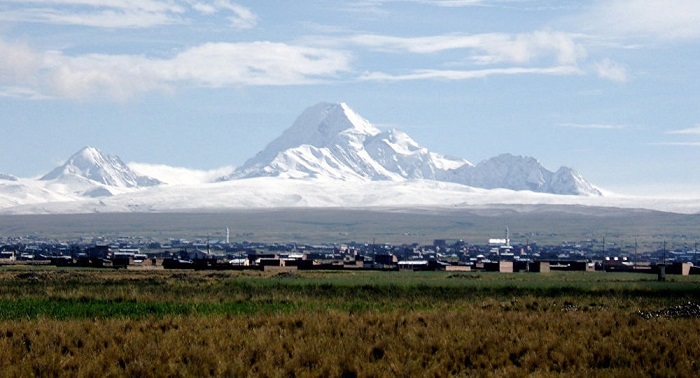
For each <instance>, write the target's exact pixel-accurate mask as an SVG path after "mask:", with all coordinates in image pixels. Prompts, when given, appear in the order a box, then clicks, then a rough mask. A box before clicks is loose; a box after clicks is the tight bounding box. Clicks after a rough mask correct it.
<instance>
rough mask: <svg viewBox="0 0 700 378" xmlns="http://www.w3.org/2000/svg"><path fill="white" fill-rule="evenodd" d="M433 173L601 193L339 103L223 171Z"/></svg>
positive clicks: (367, 175)
mask: <svg viewBox="0 0 700 378" xmlns="http://www.w3.org/2000/svg"><path fill="white" fill-rule="evenodd" d="M268 176H273V177H287V178H309V177H322V178H332V179H338V180H352V179H360V180H372V181H377V180H390V181H403V180H418V179H422V180H435V181H444V182H453V183H458V184H463V185H469V186H473V187H478V188H485V189H495V188H504V189H512V190H529V191H534V192H542V193H552V194H574V195H594V196H599V195H601V193H600V191H598V190H597V189H596V188H595V187H594V186H593V185H591V184H590V183H588V182H587V181H586V180H585V179H584V178H583V177H582V176H581V175H579V174H578V173H577V172H576V171H574V170H573V169H570V168H566V167H562V168H560V169H559V170H558V171H556V172H551V171H549V170H547V169H545V168H544V167H543V166H542V165H541V164H540V163H539V162H538V161H537V160H536V159H534V158H531V157H519V156H513V155H501V156H497V157H495V158H492V159H489V160H486V161H484V162H482V163H479V164H478V165H476V166H474V165H473V164H471V163H470V162H468V161H467V160H464V159H458V158H450V157H446V156H443V155H441V154H438V153H435V152H431V151H428V149H427V148H425V147H422V146H420V145H419V144H418V143H416V142H415V141H414V140H413V139H411V137H410V136H408V135H407V134H406V133H404V132H401V131H398V130H389V131H380V130H379V129H377V128H376V127H374V126H373V125H372V124H371V123H370V122H369V121H367V120H366V119H364V118H362V117H361V116H359V115H358V114H357V113H355V112H354V111H353V110H352V109H350V107H348V106H347V105H346V104H343V103H340V104H329V103H320V104H318V105H315V106H312V107H310V108H308V109H307V110H306V111H304V112H303V113H302V114H301V115H300V116H299V117H298V118H297V120H296V121H295V122H294V124H293V125H292V127H290V128H289V129H287V130H286V131H284V133H282V135H281V136H280V137H279V138H277V139H275V140H273V141H272V142H271V143H270V144H269V145H267V147H266V148H265V149H264V150H263V151H261V152H260V153H258V154H257V155H256V156H255V157H253V158H252V159H250V160H248V161H247V162H246V163H245V164H244V165H243V166H241V167H240V168H239V169H236V170H235V171H234V172H232V173H231V174H229V175H227V176H225V177H223V178H222V180H224V181H225V180H235V179H241V178H252V177H268Z"/></svg>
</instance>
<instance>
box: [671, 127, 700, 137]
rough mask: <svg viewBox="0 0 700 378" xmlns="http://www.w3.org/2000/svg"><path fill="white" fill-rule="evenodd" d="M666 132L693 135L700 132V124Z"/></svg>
mask: <svg viewBox="0 0 700 378" xmlns="http://www.w3.org/2000/svg"><path fill="white" fill-rule="evenodd" d="M668 134H681V135H695V134H700V125H697V126H695V127H691V128H688V129H681V130H673V131H669V132H668Z"/></svg>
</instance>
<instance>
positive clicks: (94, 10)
mask: <svg viewBox="0 0 700 378" xmlns="http://www.w3.org/2000/svg"><path fill="white" fill-rule="evenodd" d="M8 1H9V2H8V4H6V5H5V7H6V9H3V11H2V12H0V20H4V21H9V22H33V23H45V24H59V25H81V26H89V27H98V28H115V29H118V28H150V27H154V26H161V25H171V24H181V23H185V22H187V21H188V20H187V18H186V17H187V13H188V11H190V10H194V11H196V12H198V13H201V14H206V15H212V14H215V13H218V12H225V13H227V14H229V16H228V17H227V18H228V20H229V22H230V24H231V26H232V27H234V28H237V29H249V28H252V27H255V26H256V25H257V22H258V17H257V15H255V14H254V13H253V12H252V11H251V10H250V9H249V8H246V7H244V6H241V5H238V4H236V3H233V2H231V1H229V0H213V1H206V0H179V1H178V0H8Z"/></svg>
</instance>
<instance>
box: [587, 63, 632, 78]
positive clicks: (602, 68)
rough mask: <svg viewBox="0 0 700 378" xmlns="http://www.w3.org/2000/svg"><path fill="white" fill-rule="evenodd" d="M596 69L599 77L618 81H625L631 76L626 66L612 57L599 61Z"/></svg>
mask: <svg viewBox="0 0 700 378" xmlns="http://www.w3.org/2000/svg"><path fill="white" fill-rule="evenodd" d="M595 69H596V73H597V74H598V76H599V77H601V78H603V79H607V80H611V81H615V82H618V83H624V82H626V81H627V80H628V78H629V77H628V75H627V70H626V69H625V67H623V66H622V65H620V64H619V63H616V62H614V61H612V60H610V59H603V60H601V61H600V62H597V63H596V64H595Z"/></svg>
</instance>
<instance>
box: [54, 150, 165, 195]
mask: <svg viewBox="0 0 700 378" xmlns="http://www.w3.org/2000/svg"><path fill="white" fill-rule="evenodd" d="M85 179H87V180H89V181H91V182H93V183H97V184H101V185H104V186H108V187H115V188H139V187H146V186H154V185H159V184H161V182H160V181H158V180H156V179H153V178H150V177H147V176H139V175H138V174H136V173H135V172H134V171H132V170H131V168H129V167H128V166H127V165H126V164H124V163H123V162H122V161H121V159H120V158H119V157H118V156H113V155H105V154H103V153H102V152H100V150H98V149H97V148H95V147H84V148H83V149H81V150H80V151H78V152H77V153H76V154H74V155H73V156H71V157H70V158H69V159H68V161H66V162H65V163H64V164H63V165H61V166H60V167H56V168H55V169H53V170H52V171H51V172H49V173H47V174H46V175H44V176H43V177H41V178H40V180H43V181H58V182H66V183H68V184H70V183H76V182H84V181H85ZM105 189H106V188H101V187H100V188H90V189H89V192H86V194H87V195H89V196H95V195H103V194H106V192H105Z"/></svg>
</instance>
